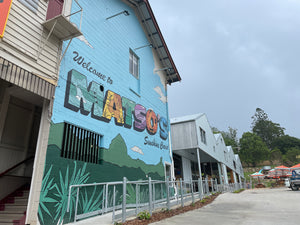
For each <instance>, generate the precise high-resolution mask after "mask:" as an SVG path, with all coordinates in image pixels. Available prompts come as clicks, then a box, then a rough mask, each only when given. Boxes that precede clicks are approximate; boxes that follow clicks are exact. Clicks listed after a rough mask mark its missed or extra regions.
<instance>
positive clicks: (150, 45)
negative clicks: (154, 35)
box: [133, 44, 153, 51]
mask: <svg viewBox="0 0 300 225" xmlns="http://www.w3.org/2000/svg"><path fill="white" fill-rule="evenodd" d="M148 46H149V47H150V48H152V47H153V45H152V44H148V45H143V46H141V47H137V48H135V49H133V50H134V51H136V50H139V49H141V48H145V47H148Z"/></svg>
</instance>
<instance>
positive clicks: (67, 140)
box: [61, 123, 101, 164]
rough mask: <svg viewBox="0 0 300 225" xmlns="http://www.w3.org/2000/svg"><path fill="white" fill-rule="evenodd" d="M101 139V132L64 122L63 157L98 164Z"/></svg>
mask: <svg viewBox="0 0 300 225" xmlns="http://www.w3.org/2000/svg"><path fill="white" fill-rule="evenodd" d="M100 141H101V135H100V134H96V133H94V132H92V131H89V130H86V129H83V128H81V127H78V126H75V125H72V124H69V123H64V134H63V145H62V150H61V157H63V158H67V159H73V160H78V161H83V162H89V163H96V164H98V163H99V156H100Z"/></svg>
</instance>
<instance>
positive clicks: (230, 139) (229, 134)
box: [211, 127, 239, 154]
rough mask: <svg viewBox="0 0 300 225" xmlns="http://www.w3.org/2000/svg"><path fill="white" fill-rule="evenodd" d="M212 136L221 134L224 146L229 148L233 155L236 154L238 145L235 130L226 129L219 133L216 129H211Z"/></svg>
mask: <svg viewBox="0 0 300 225" xmlns="http://www.w3.org/2000/svg"><path fill="white" fill-rule="evenodd" d="M211 129H212V131H213V133H214V134H218V133H221V134H222V137H223V139H224V142H225V145H226V146H231V147H232V149H233V151H234V153H235V154H237V153H238V149H239V143H238V139H237V129H235V128H232V127H228V131H220V130H218V128H216V127H212V128H211Z"/></svg>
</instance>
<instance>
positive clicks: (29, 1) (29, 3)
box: [19, 0, 39, 13]
mask: <svg viewBox="0 0 300 225" xmlns="http://www.w3.org/2000/svg"><path fill="white" fill-rule="evenodd" d="M19 1H20V2H21V3H22V4H23V5H25V6H26V7H27V8H28V9H30V10H31V11H32V12H35V13H36V12H37V10H38V7H39V0H19Z"/></svg>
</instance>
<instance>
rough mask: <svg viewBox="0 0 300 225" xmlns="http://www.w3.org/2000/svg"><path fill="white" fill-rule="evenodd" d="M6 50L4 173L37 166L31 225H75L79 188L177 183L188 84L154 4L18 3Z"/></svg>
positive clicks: (0, 128)
mask: <svg viewBox="0 0 300 225" xmlns="http://www.w3.org/2000/svg"><path fill="white" fill-rule="evenodd" d="M0 40H1V42H0V51H1V59H0V60H2V61H0V62H1V65H0V66H1V68H2V69H1V74H0V75H1V81H0V82H1V83H0V85H1V90H0V96H1V98H0V99H1V100H0V101H1V112H0V134H1V135H0V138H1V137H2V139H0V140H1V148H2V149H4V150H3V151H1V154H2V156H3V157H1V160H3V161H5V162H6V164H7V165H6V164H1V166H2V167H3V168H1V169H2V170H3V171H4V170H6V169H7V168H9V167H11V166H13V165H15V164H16V163H18V162H20V161H22V160H25V161H26V160H27V159H28V158H32V157H33V158H34V161H33V163H32V164H31V165H30V164H28V163H27V162H28V161H26V163H27V164H26V165H27V166H26V168H25V169H23V171H18V173H19V174H18V175H20V176H22V177H23V178H24V179H25V174H28V176H27V177H32V179H31V185H30V194H29V200H28V205H27V208H26V211H27V213H26V214H27V215H26V218H25V223H26V224H38V223H39V224H47V225H48V224H58V223H68V222H69V221H70V218H71V216H70V215H71V213H67V212H66V204H67V202H66V198H67V195H68V188H69V186H70V185H72V184H86V183H94V182H98V183H99V182H110V181H120V180H122V179H123V177H127V178H128V179H129V180H140V179H147V177H151V178H152V179H159V180H162V179H165V178H166V177H169V176H171V174H172V170H171V165H172V153H171V146H170V138H169V135H170V125H169V116H168V102H167V85H168V84H171V83H173V82H177V81H180V79H181V78H180V76H179V74H178V72H177V69H176V66H175V65H174V62H173V60H172V57H171V55H170V53H169V51H168V48H167V46H166V43H165V41H164V39H163V37H162V34H161V32H160V30H159V27H158V25H157V22H156V20H155V17H154V15H153V12H152V10H151V7H150V5H149V3H148V1H139V0H128V1H121V0H97V1H96V0H94V1H71V0H65V1H63V0H49V1H42V0H40V1H38V0H35V1H30V2H29V1H25V0H24V1H23V0H19V1H14V2H13V3H12V6H11V11H10V13H9V16H8V20H7V25H6V29H5V33H4V36H3V38H2V39H0ZM11 74H14V76H13V75H11ZM24 82H25V83H24ZM54 90H55V93H54ZM24 112H25V113H24ZM20 127H22V129H21V128H20ZM20 136H24V138H23V139H24V140H23V139H20V138H19V137H20ZM21 141H22V142H21ZM16 155H17V156H18V157H19V158H17V157H16ZM30 168H33V170H32V169H31V171H30ZM0 179H2V178H0ZM25 182H26V181H25V180H24V182H22V184H23V183H25ZM20 185H21V183H19V184H18V185H16V186H15V187H12V189H13V188H16V187H17V186H20ZM2 194H3V196H5V194H7V193H2Z"/></svg>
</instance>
